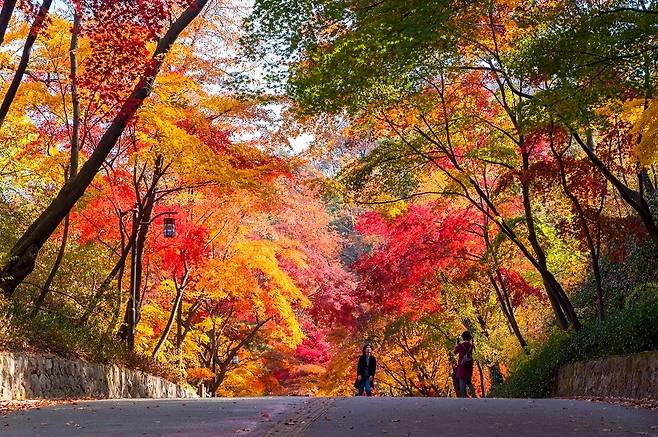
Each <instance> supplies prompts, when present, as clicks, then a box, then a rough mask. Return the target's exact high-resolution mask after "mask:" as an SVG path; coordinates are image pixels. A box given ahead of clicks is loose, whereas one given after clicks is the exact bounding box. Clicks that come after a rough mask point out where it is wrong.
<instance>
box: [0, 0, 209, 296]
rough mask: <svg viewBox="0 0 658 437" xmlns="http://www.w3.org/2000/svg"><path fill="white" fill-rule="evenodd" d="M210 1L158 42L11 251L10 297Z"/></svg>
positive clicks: (6, 280) (4, 283) (200, 0)
mask: <svg viewBox="0 0 658 437" xmlns="http://www.w3.org/2000/svg"><path fill="white" fill-rule="evenodd" d="M207 2H208V0H196V1H195V2H193V4H192V5H191V6H189V7H188V8H187V9H186V10H185V12H183V14H182V15H181V16H180V17H179V18H178V19H177V20H176V21H175V22H174V23H173V24H172V25H171V27H170V28H169V30H168V31H167V33H166V34H165V35H164V37H162V38H161V39H160V40H159V41H158V44H157V47H156V49H155V52H154V54H153V57H152V59H153V67H152V68H150V69H149V70H150V71H149V72H147V73H146V74H145V75H144V76H143V77H142V78H141V79H140V81H139V82H138V84H137V85H136V86H135V88H134V90H133V92H132V93H131V95H130V97H129V98H128V99H127V100H126V101H125V102H124V104H123V106H122V108H121V110H120V112H119V114H118V115H117V116H116V117H115V118H114V120H113V121H112V123H111V125H110V126H109V127H108V129H107V130H106V131H105V133H104V134H103V136H102V137H101V139H100V141H99V142H98V145H97V147H96V149H95V150H94V152H93V153H92V154H91V156H90V157H89V159H88V160H87V162H85V164H84V165H83V166H82V168H81V169H80V172H79V173H78V175H77V176H76V177H74V178H71V179H70V180H69V181H68V182H67V183H66V184H65V185H64V187H62V189H61V190H60V192H59V193H58V194H57V196H56V197H55V199H53V201H52V202H51V204H50V205H49V206H48V207H47V208H46V210H45V211H43V213H41V215H40V216H39V218H37V220H36V221H34V222H33V223H32V224H31V225H30V227H29V228H28V229H27V230H26V231H25V233H24V234H23V236H22V237H21V238H20V239H19V240H18V241H17V242H16V244H15V245H14V247H12V249H11V250H10V251H9V257H8V259H7V261H6V262H5V264H4V265H3V267H2V270H1V271H0V289H2V291H3V293H4V295H5V297H6V298H10V297H11V296H12V295H13V294H14V291H15V290H16V287H17V286H18V284H20V283H21V282H22V281H23V279H25V278H26V277H27V276H28V275H29V274H30V273H31V272H32V270H34V264H35V261H36V257H37V256H38V254H39V252H40V251H41V248H42V247H43V245H44V243H45V242H46V240H48V238H50V236H51V235H52V233H53V232H54V231H55V229H57V226H58V225H59V224H60V223H61V221H62V220H63V219H64V217H66V215H67V214H68V213H69V212H70V211H71V208H73V205H75V203H76V202H77V201H78V199H80V197H82V195H83V194H84V192H85V190H86V189H87V187H88V186H89V184H91V181H92V180H93V179H94V177H95V176H96V174H97V173H98V171H99V170H100V168H101V166H102V165H103V162H104V161H105V158H106V157H107V156H108V155H109V153H110V152H111V151H112V149H113V148H114V146H115V144H116V142H117V141H118V139H119V137H120V136H121V134H122V133H123V131H124V129H125V127H126V124H127V122H128V120H130V119H131V118H132V116H133V115H134V113H135V111H136V110H137V109H138V108H139V107H140V106H141V105H142V103H143V102H144V100H145V99H146V97H148V95H149V94H150V93H151V89H152V86H153V82H154V81H155V77H156V75H157V73H158V71H159V70H160V67H161V66H162V63H163V62H164V58H165V55H166V54H167V53H168V52H169V49H170V48H171V46H172V44H174V42H175V41H176V39H177V38H178V36H179V35H180V33H181V32H182V31H183V30H184V29H185V28H186V27H187V25H188V24H189V23H191V22H192V20H194V18H196V16H197V15H198V14H199V13H200V12H201V10H202V9H203V7H204V6H205V5H206V4H207Z"/></svg>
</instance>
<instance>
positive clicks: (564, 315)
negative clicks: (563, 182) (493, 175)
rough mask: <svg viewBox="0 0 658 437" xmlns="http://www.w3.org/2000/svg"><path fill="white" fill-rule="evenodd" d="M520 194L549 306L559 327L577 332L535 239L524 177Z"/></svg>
mask: <svg viewBox="0 0 658 437" xmlns="http://www.w3.org/2000/svg"><path fill="white" fill-rule="evenodd" d="M521 141H522V143H521V150H522V151H521V157H522V160H523V170H524V173H526V172H527V171H528V169H529V167H530V162H529V156H528V152H527V151H526V150H525V147H524V145H523V139H522V140H521ZM524 176H525V174H524ZM521 194H522V197H523V209H524V214H525V221H526V227H527V228H528V241H530V245H531V246H532V249H533V250H534V252H535V255H536V259H537V262H538V264H539V266H540V268H541V269H540V273H541V275H542V279H543V281H544V286H545V287H546V288H547V290H549V289H550V290H552V293H549V298H551V294H552V295H553V299H551V304H552V305H553V309H554V311H555V312H556V315H557V318H558V324H560V326H561V327H562V325H563V324H564V325H566V327H567V328H568V326H569V325H571V327H572V328H573V329H575V330H576V331H578V330H579V329H580V327H581V326H580V321H579V320H578V316H577V315H576V311H575V310H574V309H573V305H572V304H571V301H570V300H569V297H568V296H567V294H566V293H565V291H564V289H563V288H562V285H561V284H560V283H559V282H558V281H557V279H555V276H553V273H552V272H551V271H550V270H549V269H548V265H547V261H546V254H545V252H544V249H543V248H542V246H541V244H540V243H539V239H538V238H537V232H536V229H535V222H534V217H533V213H532V204H531V202H530V183H529V181H528V180H527V179H526V178H525V177H522V178H521ZM563 329H564V328H563Z"/></svg>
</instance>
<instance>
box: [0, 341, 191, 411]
mask: <svg viewBox="0 0 658 437" xmlns="http://www.w3.org/2000/svg"><path fill="white" fill-rule="evenodd" d="M190 397H196V394H195V393H194V392H193V391H192V390H191V389H187V388H185V387H182V386H180V385H177V384H174V383H172V382H170V381H167V380H165V379H163V378H159V377H156V376H153V375H149V374H146V373H144V372H140V371H137V370H129V369H126V368H123V367H119V366H116V365H102V364H93V363H87V362H84V361H78V360H67V359H64V358H59V357H52V356H43V355H35V354H26V353H9V352H0V400H12V399H36V398H110V399H114V398H190Z"/></svg>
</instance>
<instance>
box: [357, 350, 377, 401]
mask: <svg viewBox="0 0 658 437" xmlns="http://www.w3.org/2000/svg"><path fill="white" fill-rule="evenodd" d="M362 352H363V353H362V355H361V356H360V357H359V363H358V364H357V366H356V381H355V382H354V386H355V387H356V388H357V389H358V392H357V394H356V395H357V396H363V393H364V392H365V394H366V396H372V387H373V383H374V381H375V371H376V370H377V359H376V358H375V357H374V355H372V346H370V344H368V343H366V344H365V345H364V346H363V350H362Z"/></svg>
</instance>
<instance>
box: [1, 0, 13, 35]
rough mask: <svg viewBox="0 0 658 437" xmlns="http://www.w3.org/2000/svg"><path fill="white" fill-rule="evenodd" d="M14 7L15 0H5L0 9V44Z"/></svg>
mask: <svg viewBox="0 0 658 437" xmlns="http://www.w3.org/2000/svg"><path fill="white" fill-rule="evenodd" d="M15 8H16V0H5V1H4V3H3V4H2V11H0V45H1V44H2V43H3V42H4V41H5V33H7V27H9V22H10V21H11V16H12V15H13V14H14V9H15Z"/></svg>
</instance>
